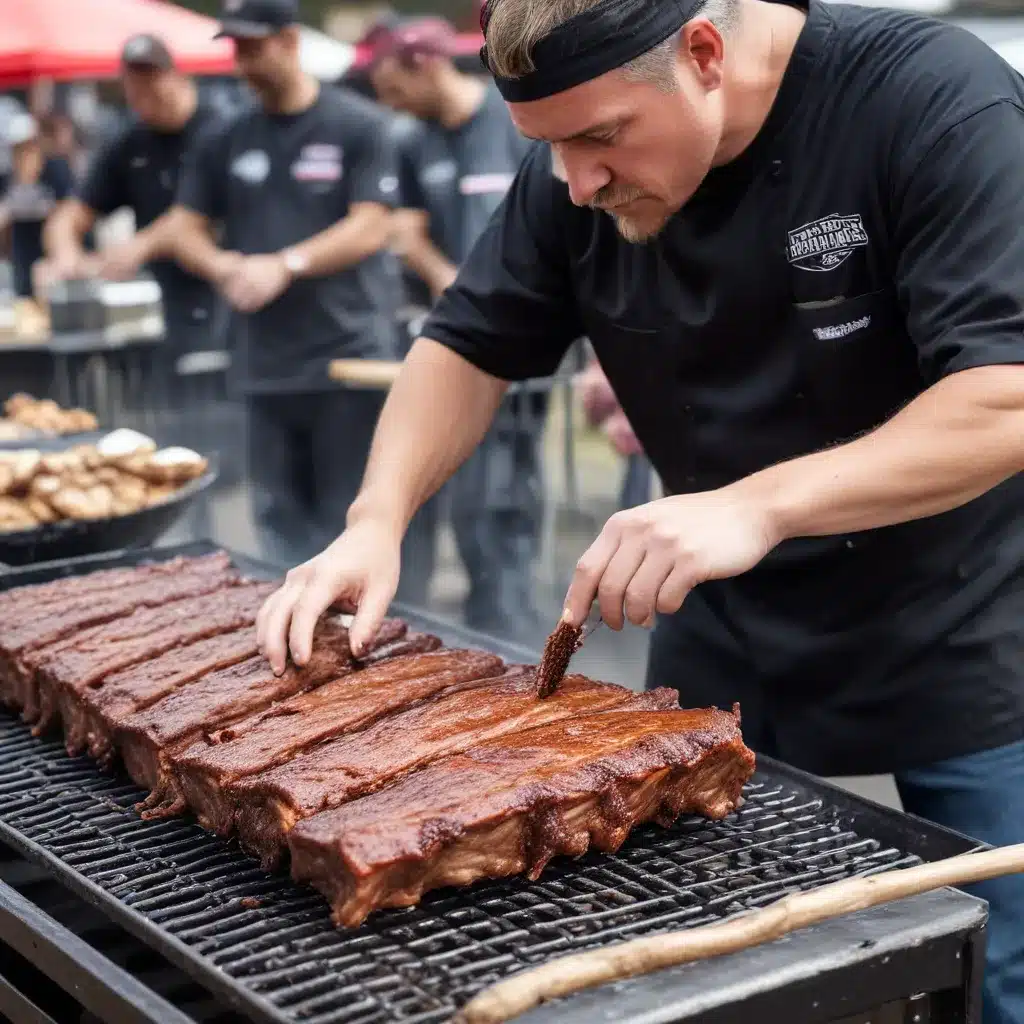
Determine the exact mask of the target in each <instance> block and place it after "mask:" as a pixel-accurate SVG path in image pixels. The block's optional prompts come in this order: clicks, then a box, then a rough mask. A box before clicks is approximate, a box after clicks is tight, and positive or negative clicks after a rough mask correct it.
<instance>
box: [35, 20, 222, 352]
mask: <svg viewBox="0 0 1024 1024" xmlns="http://www.w3.org/2000/svg"><path fill="white" fill-rule="evenodd" d="M121 82H122V85H123V87H124V93H125V99H126V101H127V103H128V106H129V108H130V109H131V111H132V112H133V114H134V119H133V120H132V121H131V123H129V124H128V125H127V126H126V127H125V128H123V129H121V130H120V131H118V132H117V134H116V135H114V136H113V138H111V139H110V140H109V141H108V142H107V143H106V144H105V145H104V146H103V147H102V148H101V149H100V151H99V152H98V153H97V154H96V156H95V158H94V159H93V162H92V164H91V166H90V168H89V172H88V174H87V175H86V177H85V180H84V181H83V182H82V184H81V185H80V186H79V188H78V190H77V193H76V194H75V196H74V197H73V198H71V199H69V200H68V201H67V202H65V203H62V204H61V206H60V207H59V208H58V210H57V211H56V212H55V213H54V215H53V217H52V218H51V219H50V222H49V224H48V225H47V229H46V242H47V249H48V253H49V256H50V261H51V267H52V272H53V273H54V275H55V276H57V277H62V278H68V277H77V276H81V275H82V274H83V273H89V272H92V271H94V270H95V271H97V272H99V273H100V274H102V275H104V276H106V277H111V278H124V277H131V276H133V275H134V274H135V273H137V272H138V270H139V269H140V268H141V267H143V266H146V267H148V268H149V269H150V270H151V271H152V273H153V276H154V277H155V278H156V280H157V282H158V283H159V285H160V290H161V293H162V298H163V307H164V319H165V321H166V325H167V352H168V353H169V354H170V355H171V356H172V357H176V356H178V355H180V354H181V353H182V352H186V351H201V350H202V349H204V348H208V347H209V346H210V343H211V338H210V330H211V327H212V325H213V323H214V312H215V307H216V304H217V297H216V294H215V292H214V291H213V289H212V288H211V287H210V285H209V284H208V283H207V282H206V281H204V280H203V279H202V278H199V277H196V276H195V275H193V274H189V273H187V272H185V271H183V270H182V269H181V268H180V267H179V266H178V265H177V264H176V263H175V262H174V261H173V260H171V259H168V258H167V254H168V252H169V251H170V249H171V248H172V246H171V243H170V240H169V236H168V234H167V226H168V223H169V219H168V217H167V216H166V214H167V211H168V210H169V209H170V207H171V205H172V204H173V202H174V195H175V192H176V190H177V188H178V179H179V177H180V173H181V168H182V164H183V162H184V159H185V154H186V152H187V151H188V149H189V147H191V146H192V145H194V144H195V143H196V141H197V140H198V139H200V138H201V137H202V136H203V133H204V132H210V131H212V130H213V129H214V127H215V126H216V124H217V119H216V117H215V115H214V114H213V112H212V111H210V110H208V109H206V108H204V107H202V106H201V105H200V104H199V101H198V97H197V93H196V87H195V85H194V84H193V82H192V81H191V80H190V79H189V78H188V77H187V76H185V75H183V74H182V73H181V72H180V71H178V70H177V69H176V68H175V66H174V60H173V58H172V56H171V53H170V51H169V50H168V48H167V46H166V44H165V43H164V42H163V41H162V40H161V39H159V38H157V37H156V36H152V35H137V36H133V37H132V38H131V39H129V40H128V41H127V42H126V43H125V45H124V48H123V50H122V53H121ZM125 207H127V208H129V209H131V210H132V211H133V212H134V214H135V227H136V233H135V235H134V236H133V237H132V238H131V239H130V240H129V241H127V242H124V243H122V244H121V245H117V246H114V247H112V248H110V249H109V250H107V251H105V252H104V253H103V254H102V257H101V258H100V259H99V260H98V261H97V260H96V259H95V258H92V257H89V256H87V255H86V253H85V249H84V242H85V238H86V236H87V235H88V234H89V232H90V231H91V230H92V228H93V226H94V225H95V223H96V220H97V218H98V217H105V216H109V215H110V214H112V213H114V212H115V211H116V210H119V209H122V208H125ZM168 369H169V368H168Z"/></svg>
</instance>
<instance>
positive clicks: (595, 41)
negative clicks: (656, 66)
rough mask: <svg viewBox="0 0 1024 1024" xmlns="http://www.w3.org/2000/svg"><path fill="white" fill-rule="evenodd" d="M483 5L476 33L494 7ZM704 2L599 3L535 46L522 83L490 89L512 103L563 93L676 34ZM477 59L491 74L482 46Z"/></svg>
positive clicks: (490, 1)
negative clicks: (528, 70) (531, 64)
mask: <svg viewBox="0 0 1024 1024" xmlns="http://www.w3.org/2000/svg"><path fill="white" fill-rule="evenodd" d="M500 2H501V0H487V2H486V3H485V4H484V7H483V9H482V10H481V12H480V29H481V31H482V32H483V34H484V38H485V39H486V36H487V25H488V23H489V22H490V20H491V14H492V13H493V11H494V7H495V5H496V4H498V3H500ZM703 6H704V0H647V2H646V3H644V4H643V5H640V6H638V5H637V3H636V0H601V2H600V3H598V4H596V5H595V6H594V7H592V8H591V9H590V10H588V11H583V12H582V13H581V14H577V15H574V16H573V17H571V18H570V19H569V20H568V21H566V22H563V23H562V24H561V25H559V26H558V27H557V28H556V29H554V30H553V31H552V32H551V33H549V34H548V35H546V36H545V37H544V38H543V39H541V40H540V41H539V42H538V43H537V44H536V46H534V48H533V50H532V52H531V54H530V56H531V57H532V59H533V64H534V70H533V71H530V72H529V73H528V74H525V75H523V76H521V77H520V78H502V77H501V76H500V75H496V74H495V75H494V84H495V85H496V86H497V87H498V91H499V92H500V93H501V95H502V96H503V97H504V98H505V99H506V100H508V101H509V102H510V103H529V102H530V101H531V100H541V99H544V98H545V97H547V96H554V95H555V94H556V93H559V92H565V90H566V89H572V88H573V87H574V86H577V85H582V84H583V83H584V82H589V81H591V80H592V79H594V78H598V77H600V76H601V75H603V74H605V73H606V72H608V71H614V70H615V69H616V68H621V67H622V66H623V65H624V64H628V63H629V62H630V61H631V60H635V59H636V58H637V57H639V56H640V55H641V54H644V53H647V51H648V50H653V49H654V47H655V46H657V45H658V43H663V42H664V41H665V40H666V39H668V38H669V36H671V35H673V34H674V33H676V32H678V31H679V29H681V28H682V27H683V25H685V24H686V22H688V21H689V20H690V19H691V18H692V17H693V16H694V14H696V13H697V11H698V10H699V9H700V8H701V7H703ZM480 59H481V60H482V61H483V64H484V67H485V68H487V70H488V71H490V70H491V65H490V60H489V58H488V55H487V45H486V43H485V44H484V46H483V47H482V48H481V50H480ZM492 73H493V72H492Z"/></svg>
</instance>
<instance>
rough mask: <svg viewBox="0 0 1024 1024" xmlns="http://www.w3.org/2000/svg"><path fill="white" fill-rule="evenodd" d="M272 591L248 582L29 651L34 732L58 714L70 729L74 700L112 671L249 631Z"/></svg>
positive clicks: (144, 610)
mask: <svg viewBox="0 0 1024 1024" xmlns="http://www.w3.org/2000/svg"><path fill="white" fill-rule="evenodd" d="M273 590H274V585H273V584H270V583H248V584H244V585H241V586H234V587H227V588H225V589H224V590H217V591H214V592H213V593H212V594H204V595H203V596H202V597H187V598H185V599H184V600H181V601H172V602H171V603H170V604H165V605H160V606H159V607H157V608H140V609H138V610H137V611H135V612H133V613H132V614H131V615H126V616H125V617H124V618H123V619H117V620H115V621H114V622H108V623H105V624H104V625H102V626H93V627H92V628H91V629H86V630H82V631H81V632H79V633H75V634H74V635H72V636H71V637H69V638H68V639H67V640H62V641H60V642H59V643H56V644H51V645H50V646H48V647H44V648H42V649H41V650H40V651H37V652H33V653H32V654H30V655H29V656H28V657H26V658H25V665H26V667H27V668H28V669H30V670H32V671H34V672H35V686H36V689H37V690H38V702H39V716H38V724H37V731H39V732H42V731H43V730H44V729H46V728H47V727H48V726H49V725H51V724H52V722H53V720H54V719H55V718H56V716H57V715H58V713H59V714H61V716H62V717H63V720H64V722H65V723H66V724H67V723H69V722H70V723H71V725H72V728H73V727H74V724H75V723H74V721H73V719H74V715H75V707H76V706H78V705H80V701H79V699H78V698H79V695H80V694H81V693H84V692H85V691H87V690H89V689H92V688H95V687H98V686H100V685H101V684H102V683H103V681H104V680H105V679H106V678H107V676H109V675H110V674H111V673H113V672H117V671H119V670H121V669H126V668H129V667H130V666H132V665H135V664H138V663H139V662H145V661H149V660H150V659H152V658H156V657H158V656H159V655H161V654H164V653H166V652H167V651H170V650H174V649H175V648H179V647H182V646H183V645H184V644H187V643H190V642H192V641H194V640H203V639H205V638H207V637H210V636H216V635H217V634H218V633H226V632H229V631H231V630H234V629H240V628H241V627H243V626H252V625H253V624H254V623H255V622H256V615H257V613H258V612H259V610H260V606H261V605H262V604H263V602H264V601H265V600H266V599H267V598H268V597H269V596H270V594H271V593H272V592H273Z"/></svg>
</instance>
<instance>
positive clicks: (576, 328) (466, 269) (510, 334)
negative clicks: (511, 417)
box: [420, 144, 583, 380]
mask: <svg viewBox="0 0 1024 1024" xmlns="http://www.w3.org/2000/svg"><path fill="white" fill-rule="evenodd" d="M556 184H557V182H556V181H555V178H554V176H553V175H552V173H551V163H550V156H549V154H548V151H547V147H546V146H544V145H543V144H541V145H538V146H536V147H534V148H533V149H532V150H531V152H530V154H529V156H528V157H527V158H526V161H525V162H524V164H523V166H522V168H521V169H520V171H519V174H518V175H516V179H515V181H514V182H513V184H512V187H511V188H510V189H509V191H508V193H507V194H506V195H505V198H504V200H503V202H502V204H501V206H499V207H498V209H497V210H496V211H495V213H494V216H493V217H492V218H491V220H490V222H489V224H488V225H487V227H486V228H485V230H484V232H483V234H481V236H480V238H479V239H478V240H477V242H476V244H475V245H474V246H473V248H472V250H471V251H470V254H469V256H468V258H467V259H466V261H465V263H464V264H463V266H462V268H461V269H460V271H459V275H458V277H457V278H456V280H455V282H454V284H452V286H451V287H450V288H449V289H448V290H447V291H446V292H445V293H444V294H443V295H442V296H441V298H440V299H439V300H438V302H437V304H436V305H435V306H434V309H433V311H432V312H431V314H430V316H429V317H428V318H427V321H426V323H425V325H424V326H423V329H422V330H421V331H420V334H421V335H422V336H423V337H427V338H430V339H431V340H433V341H438V342H440V343H441V344H443V345H447V346H448V347H449V348H450V349H452V350H453V351H455V352H457V353H459V355H461V356H463V357H464V358H465V359H467V360H468V361H469V362H471V363H473V364H474V365H475V366H477V367H479V368H480V369H481V370H483V371H485V372H486V373H489V374H491V375H492V376H495V377H499V378H501V379H503V380H525V379H527V378H529V377H547V376H550V375H551V374H552V373H554V372H555V370H557V369H558V366H559V364H560V363H561V361H562V357H563V356H564V355H565V353H566V351H567V350H568V348H569V346H570V345H572V343H573V342H574V341H575V340H576V339H577V338H579V337H580V336H581V335H582V334H583V327H582V323H581V320H580V316H579V310H578V306H577V302H576V297H575V293H574V289H573V286H572V281H571V279H570V274H569V261H568V249H567V246H566V230H565V226H564V220H565V218H564V212H565V211H564V208H563V205H562V204H563V203H564V201H565V200H563V199H562V198H561V197H559V196H556V194H555V186H556Z"/></svg>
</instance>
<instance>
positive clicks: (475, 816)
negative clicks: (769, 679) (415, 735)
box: [288, 709, 754, 927]
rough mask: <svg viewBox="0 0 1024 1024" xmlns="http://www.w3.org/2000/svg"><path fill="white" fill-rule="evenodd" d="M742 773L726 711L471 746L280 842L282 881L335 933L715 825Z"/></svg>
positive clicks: (581, 723) (610, 715) (743, 759)
mask: <svg viewBox="0 0 1024 1024" xmlns="http://www.w3.org/2000/svg"><path fill="white" fill-rule="evenodd" d="M753 770H754V755H753V753H752V752H751V751H750V750H748V749H747V747H746V746H744V744H743V740H742V738H741V736H740V730H739V721H738V712H734V713H733V714H729V713H728V712H724V711H719V710H717V709H710V710H698V711H662V712H655V713H651V712H646V711H608V712H605V713H603V714H597V715H590V716H587V717H585V718H582V719H579V720H576V719H563V720H561V721H559V722H556V723H553V724H550V725H545V726H541V727H539V728H536V729H531V730H527V731H526V732H523V733H519V734H517V735H514V736H505V737H502V738H501V739H498V740H494V741H491V742H488V743H482V744H480V745H478V746H476V747H473V748H471V749H469V750H467V751H465V752H464V753H462V754H456V755H453V756H451V757H447V758H443V759H442V760H440V761H437V762H434V763H433V764H431V765H429V766H428V767H426V768H424V769H422V770H421V771H418V772H415V773H414V774H412V775H410V776H408V777H406V778H405V779H403V780H401V781H400V782H398V783H397V784H395V785H394V786H391V787H390V788H388V789H385V790H382V791H381V792H379V793H376V794H373V795H372V796H367V797H364V798H362V799H360V800H355V801H353V802H352V803H349V804H346V805H345V806H343V807H340V808H338V809H336V810H331V811H324V812H323V813H321V814H317V815H314V816H313V817H311V818H308V819H306V820H305V821H302V822H300V823H299V824H297V825H296V826H295V827H294V828H293V829H292V830H291V832H289V834H288V845H289V848H290V850H291V859H292V875H293V877H294V878H296V879H297V880H305V881H309V882H312V884H313V885H315V886H316V888H318V889H319V890H320V891H321V892H323V893H324V895H325V896H326V897H327V899H328V900H329V901H330V903H331V908H332V911H333V917H334V920H335V922H336V923H337V924H339V925H343V926H347V927H354V926H356V925H359V924H360V923H362V922H363V921H364V920H365V919H366V917H367V916H368V915H369V914H370V913H371V912H372V911H374V910H377V909H379V908H382V907H403V906H412V905H414V904H416V903H418V902H419V900H420V899H421V897H422V895H423V893H424V892H426V891H428V890H430V889H435V888H439V887H441V886H446V885H469V884H470V883H472V882H474V881H477V880H478V879H481V878H501V877H505V876H508V875H516V874H526V875H527V876H528V877H529V878H531V879H536V878H538V877H539V876H540V873H541V872H542V871H543V869H544V866H545V865H546V864H547V863H548V861H549V860H550V859H551V858H552V857H554V856H557V855H564V854H568V855H572V856H581V855H582V854H583V853H585V852H586V851H587V850H588V849H589V848H590V846H592V845H593V846H595V847H597V849H599V850H602V851H604V852H614V851H615V850H617V849H618V848H619V846H621V844H622V842H623V841H624V840H625V838H626V836H627V835H628V834H629V832H630V830H631V829H632V828H633V827H634V826H635V825H638V824H640V823H641V822H646V821H657V822H659V823H660V824H663V825H669V824H671V823H672V822H673V821H674V820H675V819H676V817H677V816H678V815H680V814H682V813H684V812H685V813H697V814H702V815H704V816H706V817H708V818H712V819H718V818H722V817H724V816H725V815H727V814H728V813H730V812H731V811H732V810H733V809H734V808H735V807H736V805H737V803H738V801H739V799H740V794H741V791H742V788H743V785H744V783H745V782H746V781H747V779H748V778H749V777H750V775H751V774H752V773H753Z"/></svg>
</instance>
